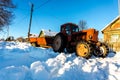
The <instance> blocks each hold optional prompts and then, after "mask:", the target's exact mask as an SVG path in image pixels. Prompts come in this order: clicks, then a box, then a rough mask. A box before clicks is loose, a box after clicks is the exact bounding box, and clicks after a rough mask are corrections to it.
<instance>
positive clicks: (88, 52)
mask: <svg viewBox="0 0 120 80" xmlns="http://www.w3.org/2000/svg"><path fill="white" fill-rule="evenodd" d="M92 52H93V50H92V46H91V45H90V44H89V43H88V42H86V41H81V42H78V43H77V46H76V54H77V55H78V56H80V57H83V58H86V59H88V58H90V57H91V56H92Z"/></svg>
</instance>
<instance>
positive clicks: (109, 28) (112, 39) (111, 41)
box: [102, 16, 120, 51]
mask: <svg viewBox="0 0 120 80" xmlns="http://www.w3.org/2000/svg"><path fill="white" fill-rule="evenodd" d="M102 33H103V35H104V42H106V43H108V45H109V47H110V49H112V50H113V51H120V17H119V16H118V17H116V18H115V19H114V20H113V21H112V22H110V23H109V24H108V25H106V26H105V27H104V28H103V29H102Z"/></svg>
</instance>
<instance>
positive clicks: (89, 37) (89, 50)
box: [52, 23, 109, 59]
mask: <svg viewBox="0 0 120 80" xmlns="http://www.w3.org/2000/svg"><path fill="white" fill-rule="evenodd" d="M52 48H53V50H54V51H55V52H64V51H67V52H68V53H73V52H76V54H77V55H78V56H81V57H83V58H87V59H88V58H90V57H91V56H92V54H93V55H95V56H98V57H106V56H107V55H108V52H109V48H108V46H107V45H106V44H105V43H102V42H100V41H98V31H97V30H95V29H87V30H81V31H79V27H78V25H76V24H73V23H66V24H63V25H61V31H60V32H59V33H58V34H56V36H55V37H54V40H53V44H52Z"/></svg>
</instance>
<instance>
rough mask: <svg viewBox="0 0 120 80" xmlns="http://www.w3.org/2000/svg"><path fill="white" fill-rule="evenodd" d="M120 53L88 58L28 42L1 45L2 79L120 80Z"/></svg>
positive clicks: (1, 43)
mask: <svg viewBox="0 0 120 80" xmlns="http://www.w3.org/2000/svg"><path fill="white" fill-rule="evenodd" d="M119 77H120V53H119V52H118V53H117V54H114V53H110V54H109V55H108V56H107V57H106V58H96V57H94V56H93V57H92V58H91V59H88V60H87V59H84V58H81V57H76V55H75V53H73V54H65V53H61V54H59V53H55V52H53V50H52V49H44V48H34V47H32V46H31V45H30V44H28V43H19V42H0V80H89V79H91V80H119V79H120V78H119Z"/></svg>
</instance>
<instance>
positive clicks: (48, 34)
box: [41, 29, 57, 37]
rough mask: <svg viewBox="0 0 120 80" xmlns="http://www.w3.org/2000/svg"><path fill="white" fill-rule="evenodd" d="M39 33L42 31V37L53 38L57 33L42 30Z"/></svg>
mask: <svg viewBox="0 0 120 80" xmlns="http://www.w3.org/2000/svg"><path fill="white" fill-rule="evenodd" d="M41 31H43V33H44V36H51V37H52V36H55V35H56V34H57V33H56V32H53V31H51V30H44V29H42V30H41Z"/></svg>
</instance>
